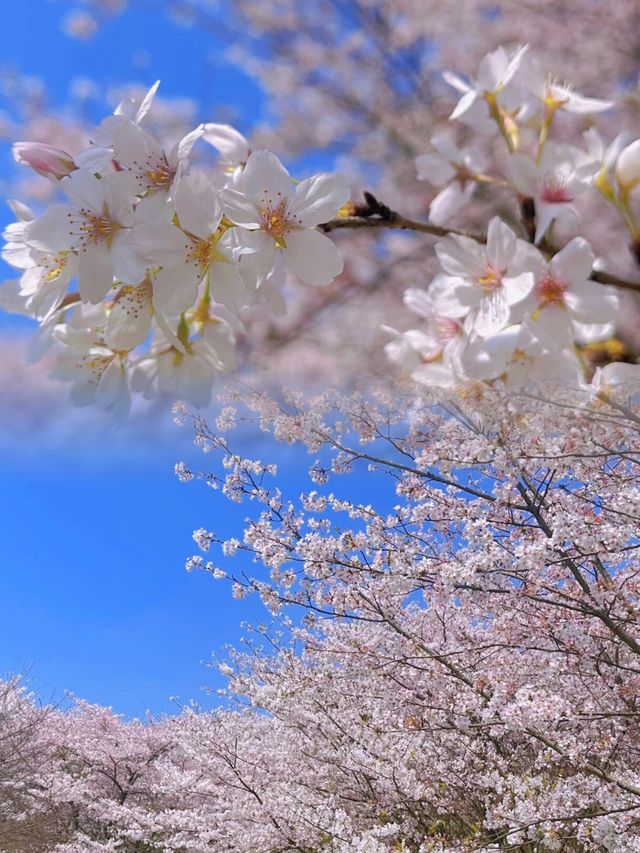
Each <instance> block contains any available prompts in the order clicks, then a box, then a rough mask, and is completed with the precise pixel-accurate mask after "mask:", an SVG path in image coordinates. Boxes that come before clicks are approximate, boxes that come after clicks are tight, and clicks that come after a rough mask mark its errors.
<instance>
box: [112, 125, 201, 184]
mask: <svg viewBox="0 0 640 853" xmlns="http://www.w3.org/2000/svg"><path fill="white" fill-rule="evenodd" d="M203 131H204V125H199V126H198V127H196V128H195V130H192V131H190V132H189V133H187V134H186V135H185V136H183V137H182V139H180V140H178V142H176V143H175V144H174V145H173V146H172V148H171V149H170V150H169V151H165V150H164V148H163V147H162V146H161V145H160V143H159V142H157V141H156V140H155V139H154V138H153V137H152V136H151V135H150V134H149V133H147V132H146V131H144V130H143V129H142V128H141V127H139V126H138V125H137V124H135V123H134V122H131V121H122V122H120V123H119V124H118V127H117V128H116V129H115V130H114V133H113V156H114V158H115V159H116V160H117V162H118V164H119V166H120V168H125V169H128V170H129V172H130V174H131V175H132V176H133V177H134V179H135V182H136V191H137V194H138V195H144V194H145V193H147V192H166V193H168V194H171V193H172V192H173V191H174V190H175V187H176V185H177V184H178V182H179V181H180V178H181V177H182V176H183V174H185V171H186V169H187V165H188V161H189V155H190V154H191V149H192V148H193V146H194V145H195V143H196V142H197V141H198V139H199V138H200V137H201V136H202V133H203Z"/></svg>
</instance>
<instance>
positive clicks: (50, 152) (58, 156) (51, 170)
mask: <svg viewBox="0 0 640 853" xmlns="http://www.w3.org/2000/svg"><path fill="white" fill-rule="evenodd" d="M13 156H14V159H15V161H16V163H21V164H23V165H25V166H31V168H32V169H33V170H34V171H35V172H38V174H40V175H44V177H45V178H56V179H58V180H60V178H64V177H66V176H67V175H70V174H71V172H73V171H75V169H76V168H77V166H76V164H75V163H74V162H73V158H72V157H71V155H70V154H67V152H66V151H63V150H62V148H56V147H55V146H53V145H47V144H46V142H16V143H14V146H13Z"/></svg>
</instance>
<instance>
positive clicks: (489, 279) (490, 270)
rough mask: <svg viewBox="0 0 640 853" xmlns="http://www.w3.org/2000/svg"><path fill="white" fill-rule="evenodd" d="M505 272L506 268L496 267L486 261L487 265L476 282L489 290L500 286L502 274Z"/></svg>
mask: <svg viewBox="0 0 640 853" xmlns="http://www.w3.org/2000/svg"><path fill="white" fill-rule="evenodd" d="M505 273H506V269H496V268H495V267H494V266H492V265H491V264H490V263H489V262H488V261H487V266H486V269H485V271H484V275H481V276H480V277H479V278H478V284H479V285H480V287H482V288H483V289H484V290H487V291H491V290H495V289H496V288H497V287H500V285H501V284H502V276H503V275H504V274H505Z"/></svg>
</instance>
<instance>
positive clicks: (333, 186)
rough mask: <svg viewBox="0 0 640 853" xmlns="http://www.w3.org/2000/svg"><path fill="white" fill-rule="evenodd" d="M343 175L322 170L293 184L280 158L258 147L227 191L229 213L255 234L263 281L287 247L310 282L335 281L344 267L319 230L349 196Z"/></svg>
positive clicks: (290, 261) (288, 258) (289, 258)
mask: <svg viewBox="0 0 640 853" xmlns="http://www.w3.org/2000/svg"><path fill="white" fill-rule="evenodd" d="M349 196H350V192H349V187H348V186H347V183H346V180H345V178H344V177H343V176H342V175H340V174H320V175H315V176H314V177H312V178H307V179H306V180H304V181H300V183H298V184H296V185H295V186H294V185H293V183H292V181H291V177H290V175H289V173H288V172H287V170H286V169H285V168H284V166H283V165H282V163H281V162H280V161H279V160H278V158H277V157H276V156H275V155H274V154H272V153H271V152H269V151H254V152H253V153H252V154H251V155H250V156H249V159H248V160H247V165H246V167H245V169H244V172H243V174H242V178H241V180H240V182H239V184H238V185H237V188H234V189H227V190H224V191H223V193H222V204H223V208H224V211H225V214H226V215H227V216H228V217H229V219H230V220H231V221H232V222H234V223H236V224H237V225H240V226H242V227H243V228H247V229H249V230H250V231H252V232H253V233H252V234H251V241H250V242H249V244H248V245H249V247H250V249H251V253H252V254H255V255H256V256H257V258H258V267H257V274H258V284H259V283H260V282H261V281H262V280H265V279H266V278H267V277H268V276H269V274H270V273H271V271H272V270H273V268H274V265H275V262H276V252H277V251H281V252H282V256H283V259H284V261H285V263H286V264H287V266H288V267H289V269H290V270H291V271H292V272H293V273H295V274H296V275H297V276H298V277H299V278H300V279H301V280H302V281H304V282H305V283H306V284H313V285H324V284H329V283H330V282H331V281H333V279H334V278H335V277H336V276H337V275H339V274H340V273H341V272H342V267H343V262H342V258H341V257H340V254H339V252H338V250H337V249H336V247H335V245H334V243H333V242H332V241H331V240H330V239H329V238H328V237H327V236H325V235H324V234H321V233H320V232H319V231H318V230H316V226H318V225H321V224H322V223H323V222H328V221H329V220H330V219H331V218H332V217H333V216H335V214H336V213H337V212H338V210H339V209H340V207H342V205H343V204H346V202H347V201H348V200H349Z"/></svg>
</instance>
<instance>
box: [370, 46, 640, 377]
mask: <svg viewBox="0 0 640 853" xmlns="http://www.w3.org/2000/svg"><path fill="white" fill-rule="evenodd" d="M445 79H446V80H447V82H449V83H450V84H451V85H452V86H453V87H454V88H456V89H457V90H458V91H459V92H460V93H461V98H460V100H459V102H458V104H457V105H456V107H455V108H454V110H453V112H452V113H451V119H452V120H454V121H458V122H461V123H462V124H463V125H465V126H466V127H467V129H470V130H471V132H472V134H473V136H474V138H476V139H477V140H478V143H477V144H474V146H473V147H470V148H458V147H457V146H456V145H455V144H454V141H453V138H452V137H451V136H445V135H441V136H438V137H435V138H434V139H433V140H432V144H433V148H434V151H433V153H429V154H423V155H420V156H418V157H416V167H417V175H418V179H419V180H424V181H428V182H430V183H431V184H432V185H434V186H436V187H437V188H439V192H438V194H437V195H436V196H435V198H434V199H433V200H432V202H431V206H430V211H429V213H430V221H431V222H432V223H433V224H435V225H441V226H442V225H446V224H447V223H449V222H450V221H451V219H453V218H454V217H455V216H456V214H458V213H459V212H460V210H461V209H462V208H463V206H464V205H465V204H466V203H468V202H469V201H470V200H471V198H472V196H473V194H474V192H475V190H476V189H477V187H478V186H479V185H480V184H483V185H487V184H489V185H493V186H494V187H497V188H500V190H501V191H502V190H503V189H504V188H506V189H507V190H509V191H510V192H511V193H512V194H513V195H514V196H515V200H516V203H517V206H516V207H515V210H514V213H513V214H512V215H511V217H510V219H511V226H512V227H511V226H510V225H508V224H507V223H506V222H505V221H504V219H502V218H500V217H497V216H494V217H493V218H492V219H491V221H490V222H489V225H488V230H487V234H486V237H481V236H477V235H468V234H464V233H460V232H456V231H455V229H452V233H451V234H449V235H448V236H445V237H444V238H443V239H441V240H439V241H438V242H437V243H436V246H435V252H436V255H437V258H438V261H439V264H440V267H441V272H440V273H439V274H438V275H437V276H436V277H435V278H434V279H433V281H432V282H431V283H430V285H429V286H428V288H427V289H421V288H415V287H413V288H410V289H408V290H407V291H406V292H405V297H404V301H405V305H406V306H407V307H408V308H409V309H410V310H411V311H412V312H413V313H415V314H417V315H418V316H419V317H421V318H422V319H423V321H425V322H424V325H423V326H422V327H421V328H416V329H410V330H408V331H405V332H403V333H399V332H397V331H395V330H394V329H393V328H390V329H388V331H389V333H390V334H392V335H393V340H392V341H391V342H390V343H388V344H387V346H386V352H387V355H388V357H389V358H390V359H391V360H392V361H395V362H397V363H399V364H400V365H401V366H402V367H403V368H404V369H405V370H410V371H411V376H412V378H413V379H415V380H416V381H418V382H421V383H424V384H426V385H431V386H433V385H436V386H437V385H440V386H445V387H456V386H460V385H465V384H469V383H473V382H477V381H494V380H498V379H500V380H503V381H505V382H507V383H508V384H511V385H513V384H517V385H521V384H522V383H525V382H528V381H531V380H535V379H548V380H556V381H560V382H562V383H564V384H567V385H571V386H573V387H574V388H579V387H581V386H585V387H586V386H588V385H589V382H590V380H592V379H593V383H592V384H591V386H589V387H590V388H591V389H592V391H593V392H595V393H600V392H602V390H603V389H604V388H605V386H611V387H614V386H617V385H620V384H624V385H625V386H626V387H628V388H637V387H638V386H639V385H640V368H637V367H633V366H630V365H621V364H610V365H607V366H606V367H605V368H604V370H603V371H597V374H596V375H595V376H593V373H592V371H591V370H589V369H588V365H586V364H585V361H584V359H583V358H581V353H580V347H581V346H584V345H588V344H592V343H594V342H599V341H603V340H606V339H608V338H609V337H611V335H612V334H613V332H614V330H615V324H616V319H617V315H618V302H619V300H618V297H617V295H616V294H615V293H614V291H613V289H612V288H611V287H607V286H605V285H603V284H602V283H599V282H598V281H597V278H596V277H594V273H595V272H596V270H597V269H598V268H599V267H601V266H602V261H601V260H600V259H596V257H595V256H594V253H593V250H592V248H591V246H590V245H589V242H588V241H587V240H586V239H584V238H583V237H582V236H579V235H578V234H576V231H577V230H578V228H579V226H580V224H581V223H580V217H579V207H578V200H579V197H580V196H581V195H583V194H586V193H589V192H593V191H597V192H599V193H600V194H601V195H602V196H603V197H604V199H605V200H606V201H607V202H608V203H610V204H612V205H613V206H614V207H615V208H616V210H617V211H618V213H619V214H620V216H621V218H622V221H623V223H624V227H625V228H627V229H628V230H629V232H630V238H631V241H632V245H633V246H635V247H637V246H638V239H639V236H640V227H639V219H638V201H639V198H640V196H638V190H637V188H638V186H639V185H640V140H637V141H635V142H631V143H630V144H627V143H628V140H627V139H626V138H625V136H624V134H621V135H620V136H618V137H617V138H616V139H615V140H614V141H613V142H612V143H611V144H610V145H609V146H605V144H604V143H603V141H602V139H601V137H600V136H599V134H598V132H597V130H596V129H595V128H593V127H591V128H590V129H589V130H587V131H586V132H585V133H584V137H583V140H582V145H581V146H574V145H570V144H568V143H564V142H563V143H562V144H559V143H556V142H553V141H551V139H550V132H551V130H552V127H553V126H554V123H555V119H556V116H557V114H558V113H561V112H568V113H574V114H577V115H580V116H584V115H589V114H594V113H599V112H602V111H604V110H607V109H609V108H610V107H612V106H613V103H612V102H609V101H603V100H600V99H596V98H589V97H585V96H583V95H580V94H578V93H576V92H575V91H573V90H572V89H571V88H570V87H569V86H568V85H566V84H563V83H560V82H558V81H556V80H555V79H554V78H553V77H551V76H549V75H547V74H545V73H544V72H543V71H542V69H541V67H540V65H539V64H538V62H537V61H536V59H535V58H534V57H532V56H531V55H530V51H529V50H528V48H527V47H526V46H524V47H520V48H519V49H517V50H515V51H512V52H508V51H506V50H505V49H504V48H498V49H497V50H495V51H493V52H492V53H490V54H488V55H487V56H486V57H485V58H484V59H483V61H482V62H481V64H480V67H479V70H478V73H477V77H476V78H475V79H472V80H470V81H468V82H467V81H465V80H462V79H461V78H459V77H457V76H456V75H453V74H450V73H447V74H445ZM500 139H501V140H502V143H503V145H504V147H505V164H504V165H505V170H506V174H505V175H504V176H500V175H495V176H494V175H487V174H486V173H485V163H486V162H487V157H486V155H484V154H483V152H482V150H481V149H482V145H484V146H485V147H486V146H487V140H488V142H489V143H490V144H491V145H494V146H495V144H496V141H500ZM518 235H520V236H518ZM524 238H526V239H524ZM634 251H635V250H634Z"/></svg>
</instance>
